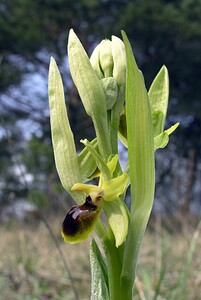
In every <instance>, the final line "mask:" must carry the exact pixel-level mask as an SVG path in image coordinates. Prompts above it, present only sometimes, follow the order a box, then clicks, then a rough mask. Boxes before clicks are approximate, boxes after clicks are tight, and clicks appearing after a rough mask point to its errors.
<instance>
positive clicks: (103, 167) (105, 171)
mask: <svg viewBox="0 0 201 300" xmlns="http://www.w3.org/2000/svg"><path fill="white" fill-rule="evenodd" d="M80 142H81V143H83V144H84V145H85V147H86V148H87V149H88V150H89V151H90V152H91V155H92V156H93V158H94V160H95V162H96V164H97V167H98V169H99V170H100V171H101V173H102V176H103V177H104V179H105V180H110V179H111V173H110V170H109V168H108V166H107V164H106V162H105V161H104V160H103V159H102V157H101V156H100V155H99V153H98V152H97V151H96V150H95V148H94V147H93V146H92V145H91V144H90V143H89V141H88V140H87V139H84V140H81V141H80Z"/></svg>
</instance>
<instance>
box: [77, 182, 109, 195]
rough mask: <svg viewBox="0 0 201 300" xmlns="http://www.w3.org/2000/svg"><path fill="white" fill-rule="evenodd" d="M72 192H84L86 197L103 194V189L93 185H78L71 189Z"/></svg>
mask: <svg viewBox="0 0 201 300" xmlns="http://www.w3.org/2000/svg"><path fill="white" fill-rule="evenodd" d="M71 190H72V191H77V192H83V193H85V194H86V195H90V194H91V193H94V192H96V193H97V194H101V193H102V192H103V189H102V187H100V186H97V185H93V184H84V183H76V184H74V185H73V186H72V188H71Z"/></svg>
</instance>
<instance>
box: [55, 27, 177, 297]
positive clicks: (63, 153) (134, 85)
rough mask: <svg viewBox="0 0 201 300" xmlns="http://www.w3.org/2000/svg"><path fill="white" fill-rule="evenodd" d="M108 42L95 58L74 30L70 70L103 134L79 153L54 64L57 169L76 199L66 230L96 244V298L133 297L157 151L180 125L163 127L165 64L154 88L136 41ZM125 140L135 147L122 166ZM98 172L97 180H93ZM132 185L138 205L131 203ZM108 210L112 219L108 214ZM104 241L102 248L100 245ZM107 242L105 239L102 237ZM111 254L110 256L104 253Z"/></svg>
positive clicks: (71, 239) (72, 239) (72, 238)
mask: <svg viewBox="0 0 201 300" xmlns="http://www.w3.org/2000/svg"><path fill="white" fill-rule="evenodd" d="M122 37H123V41H122V40H121V39H119V38H118V37H116V36H112V38H111V40H103V41H102V42H101V43H100V44H99V45H98V46H97V47H96V48H95V49H94V51H93V53H92V55H91V57H90V58H89V57H88V55H87V54H86V52H85V50H84V48H83V46H82V44H81V42H80V40H79V39H78V37H77V36H76V34H75V33H74V31H73V30H72V29H71V30H70V33H69V39H68V58H69V66H70V72H71V75H72V79H73V81H74V83H75V86H76V88H77V90H78V92H79V95H80V99H81V101H82V103H83V106H84V108H85V111H86V113H87V114H88V115H89V116H90V117H91V118H92V121H93V124H94V129H95V133H96V137H95V138H94V139H93V140H92V141H88V140H87V139H83V140H81V143H82V144H83V150H82V151H81V153H79V154H77V151H76V147H75V142H74V136H73V133H72V130H71V127H70V124H69V120H68V116H67V111H66V106H65V97H64V89H63V84H62V79H61V75H60V72H59V70H58V67H57V64H56V62H55V60H54V58H51V62H50V69H49V105H50V121H51V133H52V143H53V149H54V156H55V162H56V168H57V171H58V174H59V177H60V180H61V183H62V185H63V187H64V189H65V190H66V191H67V192H68V193H69V194H70V195H71V196H72V198H73V199H74V201H75V203H76V204H75V205H74V206H73V207H72V208H71V209H70V210H69V211H68V212H67V214H66V217H65V219H64V221H63V226H62V230H61V234H62V236H63V238H64V241H65V242H66V243H70V244H75V243H79V242H82V241H84V240H85V239H87V238H88V237H89V236H90V235H91V233H92V232H93V231H94V232H95V233H96V235H95V237H94V238H93V239H92V242H91V246H90V261H91V276H92V280H91V299H93V300H98V299H106V300H107V299H108V300H120V299H124V300H131V299H132V296H133V286H134V281H135V275H136V267H137V259H138V254H139V249H140V245H141V241H142V239H143V236H144V233H145V229H146V226H147V222H148V220H149V216H150V213H151V210H152V206H153V199H154V187H155V164H154V153H155V151H156V150H157V149H159V148H163V147H165V146H166V145H167V143H168V141H169V135H170V134H171V133H172V132H173V131H174V130H175V129H176V127H177V126H178V125H179V124H178V123H176V124H175V125H173V126H172V127H170V128H169V129H167V130H164V125H165V120H166V113H167V106H168V96H169V80H168V71H167V69H166V67H165V66H163V67H162V68H161V70H160V71H159V73H158V74H157V76H156V78H155V79H154V80H153V83H152V85H151V87H150V89H149V91H148V92H147V90H146V87H145V83H144V79H143V75H142V73H141V71H140V70H139V68H138V66H137V64H136V60H135V58H134V55H133V52H132V49H131V45H130V43H129V40H128V38H127V36H126V34H125V32H123V31H122ZM118 140H120V141H121V142H122V143H123V145H124V146H125V147H126V148H127V151H128V162H127V166H126V169H125V170H122V167H121V164H120V161H119V154H118ZM93 178H98V181H97V182H98V185H96V184H92V183H91V182H93V181H92V179H93ZM129 186H130V189H131V204H130V207H129V208H128V207H127V205H126V203H125V201H124V200H125V194H126V191H127V189H128V187H129ZM102 214H105V216H106V220H107V221H105V220H104V221H103V220H102V218H101V216H102ZM97 239H99V240H100V242H101V244H102V250H101V249H99V247H100V246H98V245H97V242H96V241H97ZM99 244H100V243H99ZM102 253H104V254H102Z"/></svg>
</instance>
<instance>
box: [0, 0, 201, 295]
mask: <svg viewBox="0 0 201 300" xmlns="http://www.w3.org/2000/svg"><path fill="white" fill-rule="evenodd" d="M70 28H73V29H74V30H75V32H76V34H77V35H78V37H79V38H80V40H81V42H82V43H83V45H84V47H85V49H86V51H87V53H88V54H89V55H90V54H91V53H92V51H93V49H94V47H95V46H96V45H97V44H98V43H99V42H100V41H101V40H102V39H104V38H110V37H111V35H116V36H118V37H121V34H120V30H121V29H123V30H124V31H126V33H127V35H128V37H129V40H130V41H131V43H132V46H133V50H134V53H135V56H136V60H137V63H138V65H139V68H140V69H141V70H142V72H143V74H144V77H145V83H146V86H147V89H149V86H150V84H151V82H152V80H153V79H154V77H155V76H156V74H157V73H158V71H159V69H160V68H161V66H162V65H163V64H165V65H166V66H167V68H168V70H169V76H170V101H169V109H168V118H167V124H166V126H170V125H172V124H174V123H175V122H176V121H179V122H180V126H179V128H178V129H177V131H176V132H175V133H174V134H173V135H172V136H171V138H170V143H169V145H168V146H167V148H165V149H164V150H162V151H160V150H159V151H158V152H157V153H156V168H157V170H156V195H155V203H154V212H153V215H152V217H153V218H152V219H151V220H152V221H151V223H150V227H149V228H150V229H151V234H150V235H149V234H148V236H147V237H145V244H144V246H143V248H142V254H141V256H140V267H139V273H138V276H139V277H138V279H137V282H136V289H137V295H138V296H136V298H135V299H143V300H144V299H159V298H157V297H158V295H160V297H161V298H160V299H173V300H174V299H175V300H176V299H181V300H182V299H186V300H188V299H194V300H198V299H199V297H200V293H199V292H198V291H199V289H200V286H201V277H200V274H201V271H200V269H201V261H200V258H199V257H200V256H198V255H197V256H196V255H195V253H194V250H195V245H196V244H197V243H198V232H199V230H197V231H195V233H196V234H195V233H194V235H193V232H194V228H195V225H196V224H197V220H199V218H200V214H201V150H200V149H201V93H200V90H201V84H200V81H201V0H181V1H178V0H175V1H171V0H152V1H149V0H147V1H146V0H133V1H129V0H116V1H109V0H99V1H98V0H80V1H75V0H43V1H42V0H28V1H27V0H0V223H1V228H0V234H1V247H0V257H1V261H0V299H9V300H13V299H16V300H18V299H19V300H21V299H25V300H29V299H32V300H33V299H54V300H55V299H78V298H75V297H74V296H73V295H74V294H73V290H72V282H71V280H70V279H69V278H70V277H69V274H68V275H67V278H68V279H66V272H64V271H66V270H67V269H66V266H65V258H64V257H63V256H62V253H65V254H64V256H65V257H66V258H68V259H69V260H70V268H71V270H73V271H74V272H73V274H74V275H73V276H74V280H75V282H76V287H77V289H78V290H79V292H80V295H82V298H81V299H89V290H90V288H89V281H90V275H89V263H88V259H89V257H88V256H87V255H86V253H88V250H86V247H87V248H88V241H87V242H86V243H84V244H83V246H82V245H79V246H78V247H74V246H71V247H70V246H69V245H65V244H64V243H63V241H62V239H61V237H60V226H61V223H62V218H63V217H64V216H65V213H66V209H67V207H70V205H71V204H72V203H73V202H72V199H68V201H67V198H68V195H67V193H66V192H65V191H64V190H63V188H62V187H61V184H60V182H59V179H58V175H57V172H56V169H55V163H54V157H53V152H52V144H51V135H50V124H49V107H48V94H47V88H48V87H47V82H48V67H49V60H50V57H51V56H54V58H55V59H56V61H57V63H58V65H59V68H60V71H61V73H62V78H63V82H64V87H65V95H66V105H67V109H68V115H69V118H70V122H71V127H72V130H73V132H74V134H75V139H76V146H77V150H78V151H80V150H81V144H80V143H79V140H80V139H81V138H85V137H86V138H88V139H91V138H93V137H94V130H93V126H92V123H91V120H90V119H89V118H88V117H87V116H86V114H85V112H84V109H83V107H82V104H81V101H80V99H79V96H78V94H77V91H76V89H75V87H74V85H73V83H72V81H71V77H70V73H69V67H68V60H67V51H66V46H67V38H68V32H69V29H70ZM119 147H120V149H121V154H122V155H121V156H122V161H123V160H124V159H126V152H125V149H123V148H122V147H121V145H120V146H119ZM66 176H68V174H66ZM172 216H176V219H175V218H174V221H173V219H172ZM16 217H17V218H18V219H20V220H21V221H23V222H20V223H19V222H18V223H15V221H14V223H13V221H12V222H10V220H11V219H12V220H13V219H14V218H16ZM197 217H198V218H197ZM38 218H39V219H38ZM39 220H40V222H39ZM164 220H165V221H166V224H165V226H161V224H162V222H163V221H164ZM41 221H42V222H41ZM2 224H3V226H2ZM41 224H42V225H41ZM44 225H45V226H44ZM152 230H153V231H152ZM48 231H49V234H48ZM153 232H154V234H152V233H153ZM173 233H174V235H173ZM192 237H193V238H192ZM199 243H200V242H199ZM173 246H174V247H173ZM59 249H60V250H59ZM62 257H63V258H62ZM192 262H193V264H192V266H191V263H192ZM190 266H191V267H190ZM63 268H64V269H65V270H63ZM67 273H68V272H67ZM189 278H190V280H189ZM192 287H193V288H192ZM1 297H2V298H1Z"/></svg>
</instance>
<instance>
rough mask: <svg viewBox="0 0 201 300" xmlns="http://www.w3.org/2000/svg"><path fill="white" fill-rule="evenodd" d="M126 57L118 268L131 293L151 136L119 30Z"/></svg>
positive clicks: (148, 201)
mask: <svg viewBox="0 0 201 300" xmlns="http://www.w3.org/2000/svg"><path fill="white" fill-rule="evenodd" d="M122 35H123V40H124V43H125V48H126V57H127V81H126V120H127V135H128V160H129V174H130V182H131V198H132V199H131V217H130V225H129V231H128V236H127V239H126V242H125V251H124V258H123V269H122V285H124V284H126V285H127V287H128V293H130V294H132V286H133V282H134V279H135V270H136V265H137V258H138V253H139V248H140V244H141V241H142V238H143V235H144V232H145V228H146V226H147V222H148V219H149V216H150V213H151V209H152V205H153V198H154V187H155V165H154V136H153V126H152V118H151V109H150V102H149V99H148V95H147V91H146V88H145V84H144V79H143V76H142V73H141V71H140V70H139V69H138V66H137V64H136V61H135V58H134V56H133V53H132V49H131V46H130V43H129V41H128V39H127V36H126V34H125V33H124V32H122Z"/></svg>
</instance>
